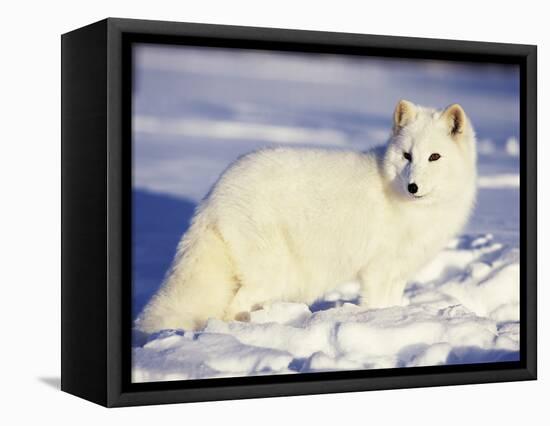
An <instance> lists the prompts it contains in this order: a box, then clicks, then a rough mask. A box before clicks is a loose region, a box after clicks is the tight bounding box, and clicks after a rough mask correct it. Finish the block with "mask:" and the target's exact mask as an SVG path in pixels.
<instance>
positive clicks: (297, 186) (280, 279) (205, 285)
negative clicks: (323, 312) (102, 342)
mask: <svg viewBox="0 0 550 426" xmlns="http://www.w3.org/2000/svg"><path fill="white" fill-rule="evenodd" d="M475 145H476V142H475V135H474V131H473V128H472V126H471V124H470V122H469V120H468V118H467V116H466V114H465V113H464V111H463V109H462V108H461V107H460V106H459V105H456V104H455V105H451V106H450V107H448V108H447V109H445V110H444V111H436V110H433V109H428V108H423V107H420V106H417V105H414V104H412V103H410V102H408V101H400V102H399V103H398V105H397V107H396V109H395V113H394V127H393V132H392V134H391V137H390V139H389V142H388V144H387V145H386V146H384V147H378V148H375V149H373V150H371V151H368V152H366V153H360V152H342V151H329V150H317V149H287V148H276V149H264V150H260V151H258V152H254V153H251V154H249V155H246V156H244V157H242V158H240V159H239V160H238V161H236V162H235V163H234V164H233V165H231V166H230V167H229V168H228V169H227V171H226V172H225V173H224V174H223V175H222V176H221V177H220V179H219V181H218V182H217V183H216V185H215V186H214V187H213V188H212V190H211V192H210V193H209V195H208V196H207V197H206V198H205V200H204V201H203V202H202V203H201V204H200V205H199V207H198V208H197V211H196V212H195V215H194V217H193V220H192V223H191V226H190V228H189V230H188V231H187V232H186V233H185V235H184V236H183V237H182V239H181V241H180V243H179V245H178V248H177V253H176V256H175V259H174V261H173V265H172V268H171V270H170V271H169V272H168V274H167V277H166V279H165V282H164V283H163V285H162V287H161V288H160V290H159V291H158V292H157V294H156V295H155V296H154V297H153V298H152V299H151V301H150V302H149V304H148V305H147V306H146V307H145V309H144V311H143V312H142V313H141V315H140V316H139V318H138V320H137V321H136V326H137V328H138V329H141V330H143V331H145V332H153V331H157V330H161V329H175V328H183V329H197V328H201V327H203V326H204V324H205V322H206V321H207V320H208V318H219V319H224V320H234V319H241V320H246V318H247V315H248V313H249V312H250V311H251V310H254V309H257V308H258V307H261V306H262V305H264V304H269V303H271V302H274V301H291V302H303V303H307V304H310V303H312V302H313V301H315V299H317V298H319V297H320V296H322V295H323V293H325V292H326V291H328V290H330V289H332V288H334V287H336V286H337V285H338V284H341V283H343V282H346V281H349V280H354V279H355V280H359V282H360V283H361V299H360V300H361V304H363V305H365V306H367V307H386V306H391V305H395V304H400V303H401V302H402V297H403V291H404V288H405V284H406V282H407V280H408V279H410V278H411V277H412V276H413V275H414V274H415V272H417V271H418V269H419V268H420V267H422V266H423V265H424V264H426V263H427V261H429V260H430V259H432V258H433V256H434V255H435V254H436V253H437V252H438V251H440V250H441V249H442V248H443V247H444V246H445V244H446V243H447V242H448V241H449V239H450V238H451V237H452V236H453V235H455V234H456V233H457V232H458V231H459V230H460V229H461V228H462V226H463V225H464V224H465V222H466V221H467V218H468V216H469V213H470V211H471V209H472V206H473V203H474V199H475V193H476V147H475ZM432 154H439V155H440V158H439V159H436V160H433V158H435V157H437V156H435V157H432V161H430V160H429V159H430V157H431V156H432ZM405 155H407V156H408V155H410V160H408V159H407V158H405ZM411 183H414V184H416V186H417V192H416V193H415V194H412V193H411V192H410V191H409V190H408V188H410V184H411Z"/></svg>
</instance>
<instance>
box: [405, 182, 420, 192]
mask: <svg viewBox="0 0 550 426" xmlns="http://www.w3.org/2000/svg"><path fill="white" fill-rule="evenodd" d="M407 189H408V190H409V192H410V193H411V194H416V193H417V192H418V186H417V185H416V183H409V186H407Z"/></svg>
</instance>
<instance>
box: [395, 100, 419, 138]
mask: <svg viewBox="0 0 550 426" xmlns="http://www.w3.org/2000/svg"><path fill="white" fill-rule="evenodd" d="M416 112H417V111H416V105H415V104H413V103H412V102H409V101H406V100H404V99H402V100H400V101H399V102H398V103H397V106H396V107H395V111H394V112H393V131H394V133H397V132H398V131H399V129H401V128H403V127H405V126H406V125H407V124H408V123H410V122H411V121H413V120H414V119H415V118H416Z"/></svg>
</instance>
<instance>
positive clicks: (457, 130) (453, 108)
mask: <svg viewBox="0 0 550 426" xmlns="http://www.w3.org/2000/svg"><path fill="white" fill-rule="evenodd" d="M441 117H442V118H443V120H445V121H446V122H447V126H448V129H449V134H450V135H451V136H457V135H460V134H461V133H462V132H463V131H464V126H465V125H466V113H465V112H464V110H463V109H462V107H461V106H460V105H459V104H452V105H450V106H448V107H447V108H446V109H445V111H443V114H441Z"/></svg>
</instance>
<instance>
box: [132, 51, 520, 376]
mask: <svg viewBox="0 0 550 426" xmlns="http://www.w3.org/2000/svg"><path fill="white" fill-rule="evenodd" d="M135 64H136V74H135V76H136V81H135V83H136V84H135V85H134V98H133V99H134V101H133V109H134V112H135V115H134V121H133V126H134V128H133V155H134V159H133V161H134V163H133V164H134V169H133V185H134V186H133V188H134V191H133V282H132V286H133V287H132V290H133V292H132V314H133V316H134V318H135V316H136V315H137V314H138V313H139V312H140V311H141V309H142V308H143V306H144V305H145V303H146V302H147V301H148V300H149V298H150V297H151V296H152V295H153V294H154V292H155V291H156V290H157V289H158V287H159V285H160V283H161V282H162V279H163V277H164V274H165V273H166V271H167V269H168V267H169V265H170V262H171V259H172V257H173V255H174V252H175V248H176V245H177V243H178V240H179V238H180V237H181V235H182V234H183V233H184V232H185V231H186V229H187V227H188V225H189V221H190V219H191V217H192V214H193V211H194V209H195V207H196V206H197V204H198V202H199V201H200V200H201V199H202V197H203V196H204V195H205V194H206V193H207V192H208V190H209V188H210V187H211V185H212V184H213V183H214V182H215V181H216V179H217V178H218V176H219V174H220V173H221V172H222V171H223V170H224V169H225V168H226V167H227V165H228V164H230V163H231V162H232V161H234V160H235V159H236V158H238V157H239V156H241V155H243V154H245V153H247V152H250V151H253V150H255V149H259V148H262V147H266V146H275V145H279V144H293V145H296V146H305V147H307V146H311V147H318V146H320V147H324V148H327V149H342V148H345V149H353V150H358V151H362V150H365V149H368V148H370V147H372V146H373V145H377V144H381V143H384V141H385V140H387V136H388V132H389V129H390V127H391V114H392V112H393V108H394V106H395V103H396V102H397V100H398V99H401V98H405V99H409V100H411V101H414V102H418V103H419V104H422V105H428V106H433V107H444V106H446V105H448V104H450V103H454V102H458V103H460V104H461V105H462V106H463V107H464V108H465V110H466V111H467V113H468V115H469V116H470V118H471V119H472V121H473V123H474V125H475V128H476V132H477V135H478V154H479V155H478V176H479V177H478V186H479V191H478V196H477V203H476V207H475V210H474V212H473V216H472V218H471V219H470V221H469V223H468V225H467V226H466V228H465V229H464V231H463V233H462V234H461V235H459V236H458V237H457V238H455V239H454V240H452V241H450V242H449V244H448V246H447V248H446V249H445V250H443V251H442V252H441V253H439V254H438V256H436V257H435V258H434V259H433V261H432V262H431V263H430V264H429V265H428V266H427V267H425V268H424V269H423V270H422V271H420V272H419V273H418V274H416V276H415V277H414V279H413V280H411V282H410V283H409V284H408V286H407V288H406V291H405V297H404V299H405V304H404V306H394V307H389V308H386V309H377V310H372V309H371V310H367V309H365V308H363V307H360V306H359V305H358V304H357V303H358V293H359V284H358V283H357V282H348V283H343V284H341V285H339V286H338V287H337V288H335V289H334V290H332V291H330V292H328V293H327V294H325V295H324V296H323V297H322V298H320V299H319V300H317V301H316V302H314V303H313V304H312V305H310V306H306V305H304V304H299V303H274V304H272V305H271V306H266V307H264V308H263V309H261V310H257V311H255V312H252V313H251V314H250V322H229V323H225V322H222V321H219V320H214V319H211V320H210V321H209V322H208V323H207V325H206V326H205V328H204V329H203V330H200V331H198V332H192V331H186V330H163V331H161V332H159V333H156V334H154V335H144V334H141V333H139V332H137V331H134V332H133V342H132V351H133V369H132V378H133V380H134V381H136V382H148V381H162V380H183V379H202V378H214V377H233V376H249V375H263V374H296V373H308V372H318V371H337V370H355V369H375V368H391V367H415V366H423V365H440V364H463V363H484V362H495V361H511V360H517V359H518V358H519V281H520V280H519V213H520V209H519V181H520V177H519V154H520V152H519V151H520V149H519V140H518V137H519V102H518V100H519V69H518V68H517V67H513V66H507V65H502V66H501V65H498V66H497V65H491V66H484V65H479V64H467V63H459V62H456V63H454V62H453V63H449V62H439V61H413V60H407V61H404V60H400V59H382V58H361V57H356V58H353V59H350V58H346V59H342V58H337V57H335V56H331V55H320V56H317V55H313V56H308V55H300V54H297V53H282V52H279V53H274V52H261V51H239V50H235V49H210V50H208V49H206V50H204V49H202V48H190V47H177V48H176V47H158V46H153V45H143V46H141V47H139V48H138V49H137V50H136V52H135ZM266 279H269V277H266ZM337 284H338V283H335V286H336V285H337Z"/></svg>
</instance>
